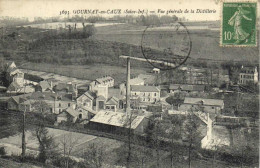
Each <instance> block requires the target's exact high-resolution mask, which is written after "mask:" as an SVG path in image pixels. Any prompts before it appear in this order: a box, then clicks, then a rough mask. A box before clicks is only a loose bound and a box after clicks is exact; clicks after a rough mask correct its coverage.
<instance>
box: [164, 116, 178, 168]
mask: <svg viewBox="0 0 260 168" xmlns="http://www.w3.org/2000/svg"><path fill="white" fill-rule="evenodd" d="M182 122H183V119H182V117H181V116H179V115H167V117H166V120H164V124H162V130H165V134H166V135H165V136H166V138H169V139H170V158H171V167H172V168H173V167H174V162H175V160H176V158H175V157H176V155H177V156H178V155H179V153H178V152H179V151H177V149H176V145H175V144H176V141H178V140H180V139H181V135H182Z"/></svg>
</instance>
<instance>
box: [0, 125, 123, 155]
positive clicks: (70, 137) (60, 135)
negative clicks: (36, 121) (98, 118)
mask: <svg viewBox="0 0 260 168" xmlns="http://www.w3.org/2000/svg"><path fill="white" fill-rule="evenodd" d="M48 133H49V135H50V136H52V137H53V138H54V141H55V143H56V144H58V150H59V151H60V153H62V152H63V146H62V143H63V142H64V141H66V142H72V143H71V144H67V145H73V150H72V154H71V156H73V157H75V158H82V157H83V156H84V155H83V154H84V152H85V151H87V149H88V145H89V144H95V145H97V146H101V145H103V146H104V147H105V151H104V152H105V153H110V152H111V151H112V150H113V149H114V148H118V147H119V146H120V145H121V142H118V141H116V140H111V139H107V138H101V137H96V136H92V135H87V134H82V133H76V132H69V131H64V130H60V129H53V128H48ZM21 136H22V135H21V133H18V134H16V135H13V136H10V137H6V138H2V139H0V146H4V147H5V150H6V152H7V154H8V155H11V154H14V155H20V154H21V139H22V138H21ZM38 146H39V143H38V141H37V139H36V136H35V135H34V133H33V132H32V131H26V148H27V152H28V153H31V154H35V155H37V153H38V152H37V151H38Z"/></svg>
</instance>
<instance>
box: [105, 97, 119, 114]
mask: <svg viewBox="0 0 260 168" xmlns="http://www.w3.org/2000/svg"><path fill="white" fill-rule="evenodd" d="M118 108H119V99H118V98H116V97H114V96H113V97H110V98H109V99H108V100H107V101H106V103H105V109H106V110H107V111H113V112H116V111H117V109H118Z"/></svg>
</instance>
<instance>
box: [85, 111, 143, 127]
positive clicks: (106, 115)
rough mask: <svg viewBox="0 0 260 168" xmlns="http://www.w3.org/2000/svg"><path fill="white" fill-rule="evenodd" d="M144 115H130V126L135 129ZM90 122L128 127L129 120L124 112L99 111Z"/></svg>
mask: <svg viewBox="0 0 260 168" xmlns="http://www.w3.org/2000/svg"><path fill="white" fill-rule="evenodd" d="M143 119H144V116H135V115H133V116H132V122H131V128H132V129H135V128H137V127H138V125H139V124H140V123H141V122H142V121H143ZM90 121H91V122H96V123H102V124H107V125H113V126H117V127H126V128H129V123H130V122H129V120H128V118H127V115H126V113H119V112H108V111H100V112H98V113H97V114H96V115H95V116H94V117H93V118H92V119H91V120H90Z"/></svg>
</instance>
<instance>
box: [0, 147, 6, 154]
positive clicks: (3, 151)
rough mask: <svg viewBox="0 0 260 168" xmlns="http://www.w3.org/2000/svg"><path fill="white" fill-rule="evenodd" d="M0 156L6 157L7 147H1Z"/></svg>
mask: <svg viewBox="0 0 260 168" xmlns="http://www.w3.org/2000/svg"><path fill="white" fill-rule="evenodd" d="M0 155H1V156H5V155H6V152H5V147H0Z"/></svg>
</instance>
